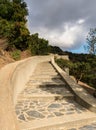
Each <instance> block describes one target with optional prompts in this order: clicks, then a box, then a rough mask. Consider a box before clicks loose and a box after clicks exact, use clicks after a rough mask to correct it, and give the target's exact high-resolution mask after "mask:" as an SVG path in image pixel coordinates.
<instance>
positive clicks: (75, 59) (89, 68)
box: [56, 53, 96, 88]
mask: <svg viewBox="0 0 96 130" xmlns="http://www.w3.org/2000/svg"><path fill="white" fill-rule="evenodd" d="M69 57H70V60H71V61H67V62H69V63H67V62H66V60H63V59H57V60H56V62H57V64H58V65H59V66H60V67H61V68H62V69H64V67H68V68H69V69H70V74H71V75H73V76H74V77H75V78H76V80H77V82H78V81H79V80H81V81H83V82H85V83H87V84H89V85H90V86H92V87H94V88H96V56H95V55H89V54H87V55H86V54H73V53H69Z"/></svg>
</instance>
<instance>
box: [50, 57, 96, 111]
mask: <svg viewBox="0 0 96 130" xmlns="http://www.w3.org/2000/svg"><path fill="white" fill-rule="evenodd" d="M51 63H52V65H53V66H54V68H55V69H56V70H57V71H58V73H59V74H60V75H61V77H62V78H63V80H64V81H65V82H66V84H67V87H68V89H70V91H71V92H72V93H73V94H74V95H75V100H76V101H77V102H78V103H79V104H81V105H82V106H84V107H85V108H87V109H89V110H90V111H92V112H95V113H96V99H95V98H94V97H93V96H92V95H90V94H89V93H88V92H87V91H86V90H85V89H84V88H83V87H81V86H80V85H78V84H77V83H76V82H75V81H74V80H73V79H72V78H71V77H70V76H69V75H68V74H67V73H66V72H64V71H63V70H62V69H61V68H60V67H59V66H58V65H57V64H56V63H55V61H54V58H52V59H51Z"/></svg>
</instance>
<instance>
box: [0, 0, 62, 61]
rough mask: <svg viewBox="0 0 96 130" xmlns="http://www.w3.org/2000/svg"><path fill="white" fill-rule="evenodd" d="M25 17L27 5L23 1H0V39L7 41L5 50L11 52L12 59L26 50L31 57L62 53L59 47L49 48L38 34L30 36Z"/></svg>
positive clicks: (47, 43) (46, 42)
mask: <svg viewBox="0 0 96 130" xmlns="http://www.w3.org/2000/svg"><path fill="white" fill-rule="evenodd" d="M27 15H28V10H27V5H26V3H25V2H24V1H23V0H0V38H5V39H7V41H8V43H7V48H6V50H8V51H13V53H12V56H13V57H15V58H14V59H16V57H18V56H19V54H20V51H24V50H26V49H29V50H30V51H31V54H32V55H45V54H48V53H62V50H61V49H60V48H59V47H56V46H55V47H53V46H50V45H49V41H48V40H46V39H44V38H40V37H39V34H38V33H36V34H32V35H30V33H29V30H28V29H27V27H26V22H27V20H26V16H27ZM18 50H19V51H18ZM18 52H19V53H18ZM17 59H18V58H17Z"/></svg>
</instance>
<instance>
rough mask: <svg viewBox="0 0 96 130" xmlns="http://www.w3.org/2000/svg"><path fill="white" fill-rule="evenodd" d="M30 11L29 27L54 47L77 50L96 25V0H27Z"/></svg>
mask: <svg viewBox="0 0 96 130" xmlns="http://www.w3.org/2000/svg"><path fill="white" fill-rule="evenodd" d="M25 2H26V3H27V5H28V9H29V16H28V27H29V29H30V32H31V33H34V32H38V33H39V34H40V36H42V37H45V38H47V39H48V40H49V41H50V43H51V44H53V45H58V46H60V47H62V48H65V49H71V48H75V47H76V48H77V47H78V46H80V45H81V44H82V43H83V42H84V40H85V39H86V35H87V33H88V31H89V28H91V27H95V26H96V16H95V12H96V0H25Z"/></svg>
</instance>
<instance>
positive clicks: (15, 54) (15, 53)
mask: <svg viewBox="0 0 96 130" xmlns="http://www.w3.org/2000/svg"><path fill="white" fill-rule="evenodd" d="M20 53H21V51H20V50H15V51H13V52H11V56H12V58H13V59H14V60H19V59H20Z"/></svg>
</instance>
